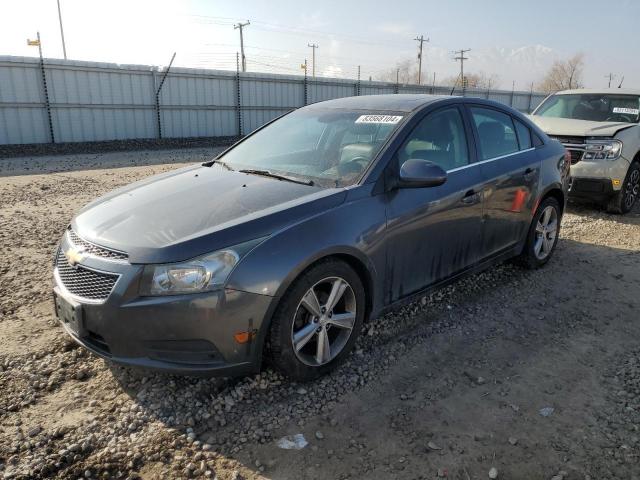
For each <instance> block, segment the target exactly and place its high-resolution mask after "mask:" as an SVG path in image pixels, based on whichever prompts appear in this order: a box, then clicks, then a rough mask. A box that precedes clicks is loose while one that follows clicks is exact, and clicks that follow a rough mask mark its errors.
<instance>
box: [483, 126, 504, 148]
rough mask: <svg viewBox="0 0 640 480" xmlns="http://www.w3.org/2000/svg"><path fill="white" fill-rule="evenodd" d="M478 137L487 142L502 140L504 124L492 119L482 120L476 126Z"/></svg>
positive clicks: (499, 141)
mask: <svg viewBox="0 0 640 480" xmlns="http://www.w3.org/2000/svg"><path fill="white" fill-rule="evenodd" d="M478 133H479V134H480V138H482V140H483V141H484V142H487V143H501V142H504V125H502V124H501V123H498V122H494V121H488V122H482V123H481V124H480V125H479V126H478Z"/></svg>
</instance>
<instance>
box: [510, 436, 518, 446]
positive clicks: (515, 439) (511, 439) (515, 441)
mask: <svg viewBox="0 0 640 480" xmlns="http://www.w3.org/2000/svg"><path fill="white" fill-rule="evenodd" d="M509 443H510V444H511V445H517V444H518V439H517V438H516V437H509Z"/></svg>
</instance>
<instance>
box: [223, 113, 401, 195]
mask: <svg viewBox="0 0 640 480" xmlns="http://www.w3.org/2000/svg"><path fill="white" fill-rule="evenodd" d="M403 118H404V117H403V114H401V113H397V112H370V111H352V110H342V109H317V108H316V109H301V110H296V111H294V112H291V113H290V114H288V115H285V116H284V117H282V118H281V119H279V120H277V121H275V122H273V123H272V124H271V125H268V126H266V127H265V128H263V129H262V130H260V131H259V132H256V133H255V134H254V135H251V136H250V137H249V138H247V139H246V140H245V141H243V142H242V143H240V144H238V145H237V146H236V147H234V148H233V149H231V150H229V151H228V152H227V153H225V154H224V155H223V156H222V157H220V158H219V160H221V161H222V162H224V163H225V164H227V165H228V166H230V167H231V168H233V169H234V170H245V169H246V170H249V169H252V170H268V171H269V172H272V173H277V174H281V175H288V176H293V177H300V178H302V179H307V180H313V181H314V183H317V184H320V185H325V186H336V187H341V186H348V185H352V184H353V183H355V182H356V181H357V180H358V178H359V177H360V176H361V175H362V173H363V172H364V171H365V169H366V168H367V167H368V166H369V164H370V163H371V162H372V161H373V160H374V158H375V157H376V155H377V154H378V152H379V151H380V149H381V148H382V145H383V144H384V143H385V141H386V140H387V139H388V138H389V136H390V135H391V133H392V132H393V131H394V130H395V129H396V128H398V126H399V125H400V124H401V123H402V120H403Z"/></svg>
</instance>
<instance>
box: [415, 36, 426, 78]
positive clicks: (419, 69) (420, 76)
mask: <svg viewBox="0 0 640 480" xmlns="http://www.w3.org/2000/svg"><path fill="white" fill-rule="evenodd" d="M414 40H416V41H417V42H420V47H419V48H420V51H419V53H418V85H420V83H421V80H422V45H423V44H424V42H428V41H429V39H428V38H427V39H426V40H425V39H424V35H420V36H419V37H416V38H414Z"/></svg>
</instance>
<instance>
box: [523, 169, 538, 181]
mask: <svg viewBox="0 0 640 480" xmlns="http://www.w3.org/2000/svg"><path fill="white" fill-rule="evenodd" d="M535 173H536V171H535V170H534V169H533V168H527V169H526V170H525V171H524V179H525V180H526V181H527V182H528V181H529V180H531V179H532V178H533V176H534V175H535Z"/></svg>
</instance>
